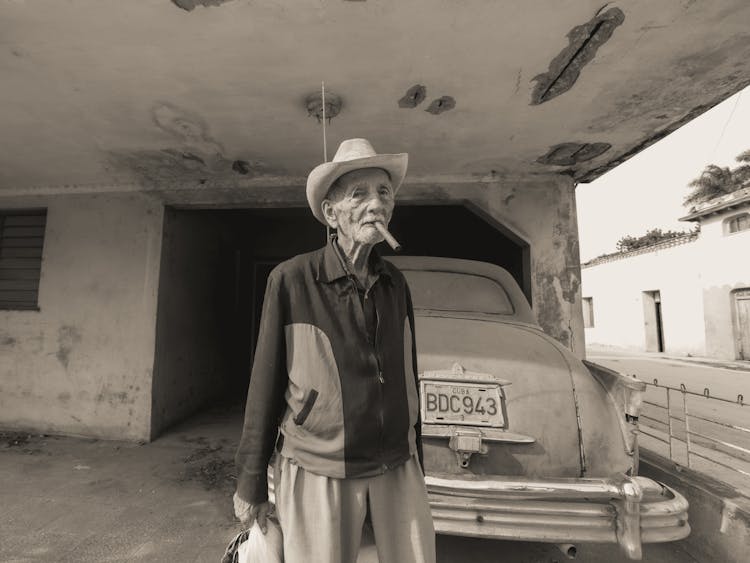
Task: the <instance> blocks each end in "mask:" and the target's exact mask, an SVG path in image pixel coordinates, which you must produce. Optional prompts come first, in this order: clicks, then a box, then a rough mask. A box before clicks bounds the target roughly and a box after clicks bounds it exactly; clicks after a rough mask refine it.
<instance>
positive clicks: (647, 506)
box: [425, 474, 690, 559]
mask: <svg viewBox="0 0 750 563" xmlns="http://www.w3.org/2000/svg"><path fill="white" fill-rule="evenodd" d="M425 480H426V482H427V491H428V494H429V498H430V506H431V508H432V517H433V521H434V523H435V531H436V532H438V533H442V534H453V535H462V536H475V537H485V538H498V539H508V540H521V541H538V542H553V543H576V542H594V543H617V544H619V545H620V547H621V548H622V550H623V552H624V553H625V554H626V555H627V556H628V557H629V558H630V559H641V556H642V552H641V546H642V544H644V543H656V542H668V541H674V540H679V539H682V538H685V537H687V536H688V534H689V533H690V525H689V524H688V514H687V511H688V502H687V500H685V497H683V496H682V495H681V494H679V493H678V492H676V491H674V490H673V489H671V488H669V487H667V486H665V485H662V484H660V483H657V482H656V481H653V480H651V479H648V478H646V477H627V476H625V475H622V476H619V477H616V478H610V479H592V478H580V479H525V478H523V477H502V476H491V477H489V478H487V477H483V476H477V477H473V476H472V477H467V476H460V475H435V474H430V475H427V477H426V479H425Z"/></svg>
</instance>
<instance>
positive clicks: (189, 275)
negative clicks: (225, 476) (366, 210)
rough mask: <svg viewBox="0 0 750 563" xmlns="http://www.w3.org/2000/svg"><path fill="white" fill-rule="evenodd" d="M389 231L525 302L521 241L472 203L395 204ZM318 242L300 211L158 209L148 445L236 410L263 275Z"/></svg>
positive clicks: (526, 274)
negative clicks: (209, 413)
mask: <svg viewBox="0 0 750 563" xmlns="http://www.w3.org/2000/svg"><path fill="white" fill-rule="evenodd" d="M389 228H390V230H391V231H392V232H393V233H394V235H395V236H396V237H397V238H398V239H399V241H400V242H401V244H402V245H403V252H402V253H403V254H405V255H423V256H443V257H452V258H464V259H470V260H481V261H485V262H490V263H494V264H497V265H499V266H501V267H503V268H505V269H506V270H508V271H509V272H510V273H511V275H512V276H513V277H514V279H515V280H516V281H517V282H518V283H519V285H520V286H521V288H522V289H523V291H524V293H525V294H526V296H527V298H530V268H529V246H528V244H527V243H525V242H524V241H523V240H521V239H520V238H519V237H517V236H516V235H514V234H513V233H511V232H510V231H508V230H507V229H505V228H504V227H503V226H502V225H500V224H498V223H497V222H496V221H494V220H492V219H491V218H488V217H486V216H484V215H483V214H482V212H481V211H480V210H478V209H475V208H473V207H471V206H470V204H467V205H464V204H453V205H404V206H399V207H397V209H396V211H395V213H394V216H393V219H392V221H391V223H390V225H389ZM325 237H326V235H325V229H324V228H323V227H322V226H321V225H320V224H319V223H318V222H317V221H316V220H315V219H314V218H313V216H312V215H311V214H310V211H309V210H308V209H307V208H300V207H289V208H273V209H267V208H254V209H178V208H174V207H168V208H167V209H166V210H165V219H164V232H163V244H162V258H161V269H160V276H159V290H158V292H159V293H158V309H157V321H156V322H157V324H156V354H155V360H154V374H153V389H152V408H151V413H152V414H151V439H152V440H153V439H155V438H156V437H158V436H159V435H160V434H161V433H162V432H163V431H164V430H165V429H167V428H169V427H170V426H172V425H174V424H175V423H177V422H180V421H182V420H184V419H185V418H187V417H189V416H191V415H193V414H195V413H197V412H199V411H206V410H211V409H216V408H217V407H222V408H225V409H230V410H232V411H235V410H241V406H242V405H243V404H244V401H245V397H246V394H247V385H248V382H249V374H250V367H251V365H252V355H253V350H254V347H255V339H256V336H257V331H258V327H259V323H260V312H261V307H262V303H263V293H264V290H265V284H266V279H267V277H268V274H269V273H270V271H271V270H272V269H273V267H274V266H276V265H277V264H278V263H279V262H282V261H283V260H286V259H287V258H290V257H292V256H294V255H297V254H300V253H303V252H309V251H312V250H315V249H317V248H320V247H322V246H323V245H324V244H325ZM378 250H379V252H380V253H381V254H382V255H384V256H387V255H389V254H392V251H391V249H390V248H388V247H387V245H384V244H381V245H378Z"/></svg>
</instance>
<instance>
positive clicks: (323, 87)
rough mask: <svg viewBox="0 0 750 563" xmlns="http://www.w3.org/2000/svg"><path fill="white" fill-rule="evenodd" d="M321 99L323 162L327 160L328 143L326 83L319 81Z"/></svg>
mask: <svg viewBox="0 0 750 563" xmlns="http://www.w3.org/2000/svg"><path fill="white" fill-rule="evenodd" d="M320 91H321V96H320V97H321V99H322V102H323V162H328V143H327V142H326V84H325V82H321V83H320Z"/></svg>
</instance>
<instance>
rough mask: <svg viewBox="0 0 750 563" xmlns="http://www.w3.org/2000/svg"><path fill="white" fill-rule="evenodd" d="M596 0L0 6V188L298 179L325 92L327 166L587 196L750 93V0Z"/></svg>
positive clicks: (317, 134)
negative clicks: (390, 158) (346, 159)
mask: <svg viewBox="0 0 750 563" xmlns="http://www.w3.org/2000/svg"><path fill="white" fill-rule="evenodd" d="M203 4H206V5H203ZM603 4H604V2H603V1H602V0H594V1H589V0H556V1H541V0H525V1H520V0H519V1H515V2H497V1H494V0H464V1H460V0H412V1H408V2H406V1H403V0H401V1H399V0H367V1H345V0H329V1H323V0H295V1H294V2H289V1H271V0H268V1H264V2H259V1H255V0H228V1H222V0H205V1H204V2H199V1H190V0H174V1H173V0H138V1H137V2H123V1H122V0H67V1H61V0H0V189H4V190H6V192H5V193H10V192H12V191H16V190H22V191H27V190H33V189H34V188H39V187H59V188H60V189H66V188H65V187H66V186H69V187H74V186H85V185H89V186H93V185H108V186H112V185H119V184H133V183H136V184H146V185H169V184H190V183H192V182H201V183H205V182H207V181H208V182H218V183H222V184H232V183H236V184H237V185H240V184H241V183H243V182H245V183H247V182H248V181H252V182H253V183H258V184H262V183H268V184H269V185H272V184H274V183H288V182H294V181H298V180H299V178H301V177H304V176H305V175H306V174H307V172H308V171H309V170H310V168H311V167H312V166H314V165H316V164H318V163H319V162H320V161H321V159H322V142H321V126H320V125H319V124H318V122H317V120H316V119H315V118H314V117H310V116H308V115H307V110H306V107H305V98H306V96H307V95H308V94H310V93H314V92H316V91H318V90H319V88H320V82H321V80H325V82H326V87H327V89H328V91H329V92H330V93H335V94H337V95H339V96H340V97H341V99H342V102H343V106H342V109H341V113H340V114H339V115H338V116H337V117H335V118H334V119H333V120H332V121H331V123H330V126H329V127H328V139H329V151H330V152H329V158H330V157H331V153H333V152H334V151H335V148H336V146H337V145H338V142H339V141H341V140H342V139H345V138H349V137H367V138H369V139H370V140H371V141H372V142H373V144H374V145H375V147H376V149H378V150H380V151H382V152H402V151H404V152H409V153H410V174H409V178H410V179H411V181H416V180H420V181H425V180H427V181H430V180H442V181H448V180H450V181H466V180H472V179H473V180H476V179H486V178H496V177H503V176H508V177H518V176H525V175H528V174H546V173H550V172H552V173H566V174H570V175H573V176H574V178H575V179H576V180H578V181H590V180H592V179H594V178H596V177H597V176H598V175H600V174H602V173H603V172H605V171H606V170H607V169H609V168H611V167H613V166H616V165H617V164H618V163H620V162H622V161H623V160H625V159H627V158H628V157H629V156H632V155H633V154H636V153H637V152H639V151H640V150H642V149H643V148H645V147H646V146H648V145H649V144H650V143H652V142H654V141H655V140H658V139H659V138H662V137H664V136H665V135H666V134H668V133H669V132H671V131H673V130H674V129H676V128H677V127H679V126H680V125H682V124H684V123H686V122H687V121H689V120H691V119H693V118H694V117H696V116H697V115H699V114H700V113H702V112H703V111H705V110H706V109H708V108H709V107H711V106H712V105H714V104H716V103H718V102H720V101H721V100H723V99H725V98H727V97H728V96H730V95H732V94H733V93H735V92H737V91H738V90H740V89H742V88H743V87H744V86H746V85H748V84H750V2H748V1H747V0H721V1H718V0H717V1H711V2H708V1H700V0H698V1H696V0H661V1H659V2H653V1H652V0H632V1H624V2H619V3H609V4H606V5H603ZM193 7H194V9H192V8H193ZM539 75H542V76H539ZM535 77H537V78H536V79H535ZM416 85H421V86H424V89H425V92H424V94H425V95H424V100H423V101H421V103H419V104H418V105H416V107H414V108H409V107H400V105H399V100H402V99H403V101H402V102H401V105H410V102H412V101H419V99H420V98H421V97H422V96H421V94H420V93H417V94H416V96H413V97H412V98H410V99H409V98H408V97H407V98H406V99H404V96H405V95H406V94H407V90H409V88H411V87H414V86H416ZM416 90H417V89H415V90H413V91H412V92H415V91H416ZM444 96H448V97H450V98H452V100H453V101H454V102H455V107H451V106H452V101H451V100H450V99H448V98H443V97H444ZM415 98H416V100H415ZM441 98H442V102H441V103H438V102H436V101H435V100H438V99H441ZM431 106H432V108H433V109H435V108H437V111H434V112H431V111H425V110H427V109H429V108H430V107H431ZM441 110H442V111H441ZM565 143H569V144H565ZM557 145H562V146H559V147H557V148H556V149H555V147H556V146H557ZM551 149H553V152H552V153H551V154H548V153H549V151H550V150H551ZM544 155H548V158H547V159H546V162H545V159H544V158H542V157H544ZM540 158H541V159H542V161H543V162H539V159H540Z"/></svg>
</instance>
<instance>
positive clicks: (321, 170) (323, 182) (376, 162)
mask: <svg viewBox="0 0 750 563" xmlns="http://www.w3.org/2000/svg"><path fill="white" fill-rule="evenodd" d="M408 165H409V155H408V154H407V153H400V154H377V155H374V156H367V157H363V158H355V159H353V160H345V161H343V162H324V163H323V164H319V165H318V166H316V167H315V168H313V170H312V172H310V174H309V176H308V177H307V189H306V191H307V203H308V204H309V205H310V210H311V211H312V212H313V215H315V218H316V219H317V220H318V221H320V222H321V223H323V224H324V225H327V224H328V223H327V222H326V220H325V217H324V216H323V209H322V208H321V203H323V199H324V198H325V197H326V194H327V193H328V190H329V189H330V188H331V185H332V184H333V183H334V182H335V181H336V180H337V179H338V178H340V177H341V176H343V175H344V174H346V173H347V172H351V171H352V170H359V169H360V168H382V169H383V170H385V171H386V172H388V175H389V176H390V177H391V184H392V185H393V193H394V194H395V193H396V192H397V191H398V189H399V188H400V187H401V183H402V182H403V181H404V177H405V176H406V168H407V166H408Z"/></svg>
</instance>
